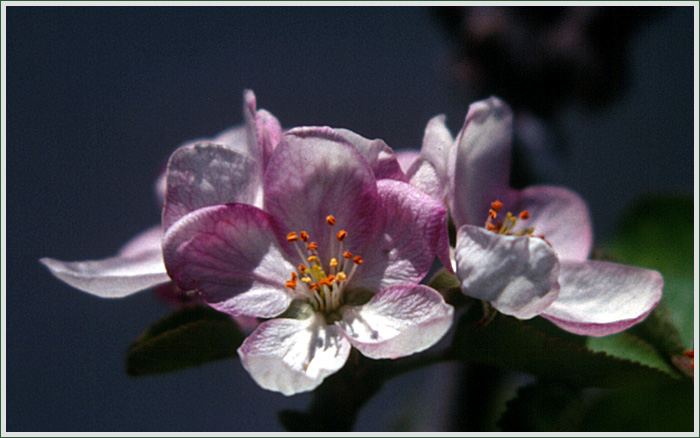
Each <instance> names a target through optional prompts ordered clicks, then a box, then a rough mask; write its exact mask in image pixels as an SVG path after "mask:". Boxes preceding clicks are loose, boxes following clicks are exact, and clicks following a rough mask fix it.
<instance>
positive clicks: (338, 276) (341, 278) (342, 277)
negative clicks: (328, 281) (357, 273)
mask: <svg viewBox="0 0 700 438" xmlns="http://www.w3.org/2000/svg"><path fill="white" fill-rule="evenodd" d="M335 278H336V279H337V280H338V282H341V281H343V280H345V279H346V278H347V276H346V275H345V272H338V275H336V276H335Z"/></svg>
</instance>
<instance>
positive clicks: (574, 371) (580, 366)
mask: <svg viewBox="0 0 700 438" xmlns="http://www.w3.org/2000/svg"><path fill="white" fill-rule="evenodd" d="M479 318H480V315H479V312H478V311H470V312H467V313H465V314H464V315H463V316H462V318H460V321H459V323H458V325H457V328H456V330H455V336H454V338H453V342H452V347H453V353H454V354H455V356H456V358H457V359H460V360H463V361H467V362H476V363H485V364H491V365H496V366H501V367H505V368H508V369H511V370H516V371H521V372H525V373H528V374H532V375H535V376H538V377H540V378H541V379H544V380H548V381H552V382H560V383H564V384H570V385H573V386H575V387H580V388H585V387H618V386H623V385H625V384H628V383H630V382H636V381H640V380H663V381H673V378H672V377H671V376H669V375H668V374H666V373H663V372H661V371H660V370H658V369H655V368H650V367H648V366H646V365H643V364H641V363H638V362H632V361H629V360H625V359H621V358H616V357H613V356H609V355H607V354H605V353H596V352H593V351H590V350H588V349H586V348H584V347H581V346H579V345H576V344H572V343H569V342H566V341H563V340H562V339H559V338H557V337H553V336H551V335H547V334H544V333H542V332H540V331H539V330H536V329H534V328H533V327H531V326H528V325H527V324H526V323H523V322H522V321H518V320H516V319H514V318H511V317H508V316H505V315H501V314H499V315H498V316H497V317H496V318H495V319H494V320H493V321H492V322H491V323H490V324H488V325H487V326H485V327H480V326H478V325H476V324H475V321H476V320H477V319H479Z"/></svg>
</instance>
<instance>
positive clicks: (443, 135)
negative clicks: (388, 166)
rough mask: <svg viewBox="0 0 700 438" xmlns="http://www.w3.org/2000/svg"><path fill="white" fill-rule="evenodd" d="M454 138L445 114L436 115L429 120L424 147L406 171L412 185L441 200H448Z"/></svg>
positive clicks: (424, 136)
mask: <svg viewBox="0 0 700 438" xmlns="http://www.w3.org/2000/svg"><path fill="white" fill-rule="evenodd" d="M453 147H454V139H453V138H452V134H451V133H450V130H449V129H447V126H446V125H445V116H444V115H439V116H435V117H433V118H432V119H430V121H429V122H428V125H427V126H426V128H425V133H424V135H423V147H422V148H421V151H420V158H418V159H417V160H416V161H415V162H414V163H413V165H412V166H411V168H410V169H409V170H408V172H407V173H406V176H408V178H409V181H410V182H411V185H413V186H415V187H418V188H419V189H421V190H423V191H424V192H425V193H427V194H429V195H431V196H433V197H434V198H435V199H437V200H439V201H440V202H446V201H447V199H446V196H447V193H448V189H449V174H448V167H447V166H448V161H449V156H450V152H451V150H452V148H453Z"/></svg>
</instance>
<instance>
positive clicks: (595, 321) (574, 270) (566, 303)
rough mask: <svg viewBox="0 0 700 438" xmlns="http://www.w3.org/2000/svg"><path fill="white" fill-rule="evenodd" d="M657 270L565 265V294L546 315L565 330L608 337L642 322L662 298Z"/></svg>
mask: <svg viewBox="0 0 700 438" xmlns="http://www.w3.org/2000/svg"><path fill="white" fill-rule="evenodd" d="M663 283H664V281H663V278H662V277H661V274H659V273H658V272H656V271H651V270H648V269H641V268H636V267H633V266H626V265H619V264H617V263H608V262H600V261H595V260H589V261H586V262H562V264H561V271H560V274H559V284H560V285H561V291H560V293H559V297H558V298H557V300H556V301H555V302H554V303H553V304H552V305H551V306H550V307H549V308H548V309H547V310H546V311H545V312H544V313H543V314H542V316H544V317H545V318H547V319H549V320H550V321H552V322H553V323H555V324H556V325H558V326H559V327H561V328H563V329H564V330H567V331H570V332H572V333H576V334H579V335H591V336H605V335H609V334H612V333H617V332H620V331H622V330H625V329H626V328H628V327H631V326H633V325H634V324H636V323H638V322H640V321H642V320H643V319H644V318H646V316H647V315H648V314H649V313H650V312H651V311H652V310H653V309H654V307H656V305H657V304H658V303H659V300H660V299H661V291H662V289H663Z"/></svg>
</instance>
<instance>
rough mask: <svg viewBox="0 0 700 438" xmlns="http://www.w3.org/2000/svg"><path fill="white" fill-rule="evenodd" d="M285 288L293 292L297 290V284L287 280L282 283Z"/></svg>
mask: <svg viewBox="0 0 700 438" xmlns="http://www.w3.org/2000/svg"><path fill="white" fill-rule="evenodd" d="M284 285H285V286H287V287H288V288H289V289H291V290H295V289H296V288H297V282H296V281H294V280H289V281H287V282H285V283H284Z"/></svg>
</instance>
